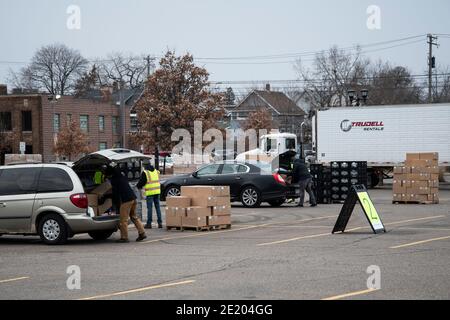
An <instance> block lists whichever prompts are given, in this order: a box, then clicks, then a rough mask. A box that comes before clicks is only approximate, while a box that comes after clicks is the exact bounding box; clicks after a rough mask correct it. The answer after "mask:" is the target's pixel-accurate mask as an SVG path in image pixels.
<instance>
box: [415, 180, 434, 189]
mask: <svg viewBox="0 0 450 320" xmlns="http://www.w3.org/2000/svg"><path fill="white" fill-rule="evenodd" d="M420 187H430V185H429V181H428V180H418V181H415V180H413V181H411V188H420Z"/></svg>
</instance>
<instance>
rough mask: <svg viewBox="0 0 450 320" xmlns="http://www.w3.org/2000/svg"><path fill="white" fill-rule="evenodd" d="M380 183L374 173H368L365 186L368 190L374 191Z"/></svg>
mask: <svg viewBox="0 0 450 320" xmlns="http://www.w3.org/2000/svg"><path fill="white" fill-rule="evenodd" d="M379 183H380V178H379V177H378V175H377V174H375V173H373V172H372V173H369V174H368V175H367V186H368V187H369V189H374V188H375V187H376V186H377V185H378V184H379Z"/></svg>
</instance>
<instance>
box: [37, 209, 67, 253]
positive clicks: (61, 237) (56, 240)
mask: <svg viewBox="0 0 450 320" xmlns="http://www.w3.org/2000/svg"><path fill="white" fill-rule="evenodd" d="M38 233H39V236H40V237H41V240H42V241H43V242H44V243H46V244H50V245H60V244H64V243H66V241H67V238H68V228H67V224H66V221H64V219H63V218H62V217H61V216H60V215H58V214H56V213H52V214H48V215H46V216H44V217H43V218H42V219H41V221H40V222H39V226H38Z"/></svg>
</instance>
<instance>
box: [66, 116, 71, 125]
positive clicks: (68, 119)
mask: <svg viewBox="0 0 450 320" xmlns="http://www.w3.org/2000/svg"><path fill="white" fill-rule="evenodd" d="M66 120H67V125H70V123H71V122H72V114H71V113H68V114H67V119H66Z"/></svg>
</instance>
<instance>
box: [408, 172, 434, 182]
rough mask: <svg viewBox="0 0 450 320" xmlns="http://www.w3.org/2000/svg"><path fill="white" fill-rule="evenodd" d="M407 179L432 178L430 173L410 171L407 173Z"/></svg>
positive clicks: (421, 179) (420, 179)
mask: <svg viewBox="0 0 450 320" xmlns="http://www.w3.org/2000/svg"><path fill="white" fill-rule="evenodd" d="M406 180H409V181H423V180H431V179H430V174H429V173H410V174H407V175H406Z"/></svg>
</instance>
